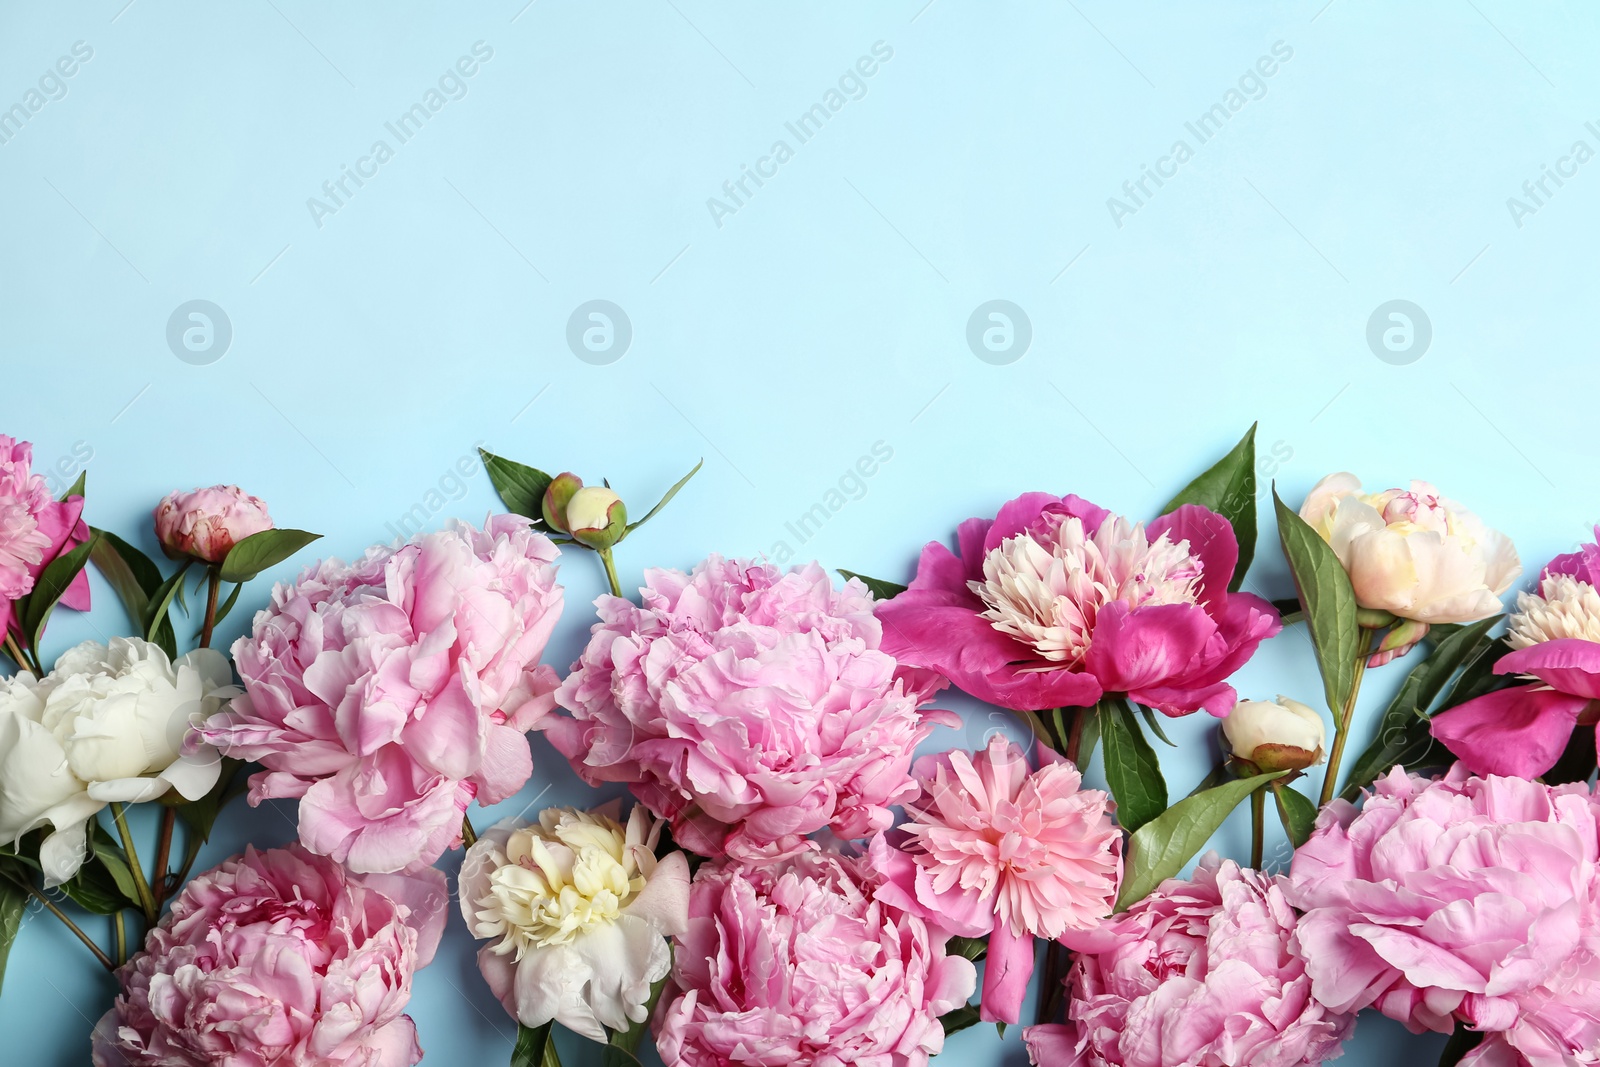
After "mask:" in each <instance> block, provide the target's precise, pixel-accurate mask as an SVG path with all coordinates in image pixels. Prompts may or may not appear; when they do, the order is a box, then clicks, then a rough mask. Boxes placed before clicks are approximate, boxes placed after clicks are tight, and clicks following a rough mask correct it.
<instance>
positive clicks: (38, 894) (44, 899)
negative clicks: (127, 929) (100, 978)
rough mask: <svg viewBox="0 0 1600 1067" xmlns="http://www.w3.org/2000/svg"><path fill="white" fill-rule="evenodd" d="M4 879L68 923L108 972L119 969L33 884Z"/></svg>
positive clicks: (15, 879) (7, 875) (69, 928)
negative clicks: (23, 890)
mask: <svg viewBox="0 0 1600 1067" xmlns="http://www.w3.org/2000/svg"><path fill="white" fill-rule="evenodd" d="M4 877H6V878H8V879H10V881H11V882H13V883H14V884H16V885H18V886H21V887H22V888H23V889H25V890H27V891H28V895H29V896H32V897H34V898H36V899H37V900H38V901H39V903H41V904H43V905H44V906H45V907H46V908H47V909H49V911H50V914H51V915H54V916H55V917H56V918H58V919H60V920H61V921H62V922H64V923H66V924H67V929H68V930H71V931H72V932H73V933H75V934H77V935H78V940H79V941H82V942H83V943H84V944H85V945H86V946H88V949H89V951H90V952H93V953H94V957H95V959H97V960H99V961H100V962H101V963H103V964H105V968H106V970H108V971H114V970H116V969H117V965H116V964H114V963H112V962H111V957H109V956H107V955H106V954H105V953H104V952H102V951H100V946H99V945H97V944H95V943H94V942H93V941H92V940H90V938H89V935H88V934H86V933H84V932H83V930H82V929H80V928H79V926H78V924H77V923H75V922H73V921H72V920H71V919H69V918H67V913H66V912H64V911H62V910H61V909H60V908H58V907H56V904H55V901H53V900H51V899H50V898H49V897H47V896H45V895H44V894H43V893H41V892H39V890H37V889H35V888H34V887H33V885H32V884H31V883H29V882H24V881H22V880H21V879H18V878H13V877H12V876H11V875H9V874H6V875H4Z"/></svg>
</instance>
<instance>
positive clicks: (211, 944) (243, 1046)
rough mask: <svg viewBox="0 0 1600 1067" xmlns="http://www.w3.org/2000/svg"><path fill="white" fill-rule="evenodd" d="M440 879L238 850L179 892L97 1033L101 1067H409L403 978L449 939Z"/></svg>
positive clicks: (304, 855) (287, 852) (407, 980)
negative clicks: (353, 870) (442, 938)
mask: <svg viewBox="0 0 1600 1067" xmlns="http://www.w3.org/2000/svg"><path fill="white" fill-rule="evenodd" d="M448 903H449V901H448V892H447V890H446V888H445V881H444V875H442V874H440V873H439V872H438V871H434V870H424V871H421V872H418V873H417V874H399V875H365V876H360V875H352V874H349V873H347V872H346V871H345V869H344V868H343V867H341V866H339V865H338V864H337V863H334V862H332V861H331V860H329V859H326V858H325V857H322V856H316V855H313V854H311V853H309V852H307V851H305V850H304V849H302V848H300V847H299V846H298V845H290V846H288V847H287V848H280V849H268V850H267V851H265V852H258V851H256V850H255V849H254V848H246V849H245V853H244V855H243V856H235V857H234V858H233V859H230V860H228V861H226V862H224V863H223V864H222V865H220V866H218V867H215V868H213V869H212V870H210V871H207V872H206V873H204V874H201V875H198V876H196V877H195V879H194V880H193V881H191V882H190V883H189V884H188V885H186V886H185V887H184V889H183V892H182V893H181V894H179V896H178V898H177V900H175V901H174V902H173V904H172V910H171V911H169V912H168V913H167V916H166V918H164V919H162V920H161V925H160V926H157V927H156V928H155V929H153V930H151V931H150V933H149V935H148V936H147V937H146V938H145V946H144V951H142V952H140V953H138V954H137V955H135V956H134V957H133V958H132V959H131V960H129V961H128V962H127V964H126V965H125V966H123V968H122V969H121V970H119V971H118V972H117V979H118V981H120V982H121V983H122V993H121V995H120V996H118V997H117V999H116V1003H115V1004H114V1005H113V1007H112V1008H111V1010H110V1011H108V1012H106V1014H105V1016H104V1017H103V1018H101V1020H100V1024H99V1025H98V1026H96V1027H95V1030H94V1056H93V1058H94V1065H95V1067H210V1065H211V1064H228V1065H229V1067H411V1065H412V1064H415V1063H417V1062H418V1061H419V1060H421V1059H422V1048H421V1047H420V1046H419V1045H418V1044H417V1030H416V1027H415V1026H414V1025H413V1024H412V1022H411V1017H410V1016H409V1015H403V1014H401V1013H402V1012H403V1011H405V1007H406V1003H407V1002H408V1001H409V1000H410V999H411V976H412V974H414V973H415V972H416V970H417V969H418V968H420V967H424V966H426V965H427V963H428V961H429V960H431V959H432V958H433V952H434V949H435V948H436V947H437V946H438V944H439V935H440V934H441V933H442V932H443V931H444V919H445V909H446V907H447V905H448Z"/></svg>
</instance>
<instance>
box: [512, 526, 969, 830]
mask: <svg viewBox="0 0 1600 1067" xmlns="http://www.w3.org/2000/svg"><path fill="white" fill-rule="evenodd" d="M645 583H646V584H645V586H644V588H643V589H642V590H641V593H642V594H643V600H644V605H643V606H642V607H639V606H635V605H634V604H633V603H632V602H630V601H628V600H624V599H621V598H619V597H612V596H602V597H600V598H599V600H598V601H596V604H597V606H598V609H599V613H600V622H599V623H598V624H597V625H596V626H595V627H594V630H593V636H592V637H590V639H589V644H588V646H587V647H586V648H585V649H584V651H583V658H582V659H581V660H579V662H578V663H577V664H576V665H575V666H574V668H573V672H572V674H570V675H569V676H568V677H567V679H566V681H565V682H563V683H562V686H561V690H560V692H559V693H558V694H557V696H556V699H557V701H558V702H559V703H560V704H561V706H562V707H564V708H567V709H568V710H569V711H571V712H572V717H571V718H566V717H556V716H552V717H551V718H549V719H547V720H546V721H545V722H544V724H543V727H542V728H543V729H544V730H545V731H546V732H547V733H548V735H549V737H550V740H551V742H552V743H553V744H554V745H555V747H556V748H557V749H559V750H560V751H561V752H562V753H563V754H564V755H565V756H566V757H567V759H568V760H570V761H571V762H572V765H573V768H574V769H575V770H576V771H577V772H578V774H579V775H581V776H582V777H583V779H584V780H585V781H587V782H589V783H590V784H591V785H595V784H599V783H601V782H625V783H627V785H628V786H629V787H630V788H631V789H632V790H633V793H634V795H635V796H636V797H638V798H639V800H640V801H642V802H643V803H644V804H645V805H646V806H647V807H648V808H649V809H650V810H651V811H652V812H654V813H655V814H656V815H657V816H659V817H661V818H665V819H667V820H669V821H670V822H671V824H672V833H673V839H674V840H675V841H676V842H677V843H678V844H680V845H682V846H684V847H685V848H688V849H691V850H693V851H695V852H698V853H700V854H701V855H707V856H719V855H722V854H723V853H724V852H727V853H732V854H737V855H741V856H745V857H749V856H752V855H754V854H756V853H762V854H765V855H768V856H776V855H782V854H784V853H788V852H792V851H794V850H795V849H797V848H800V847H801V845H802V843H803V837H804V835H806V834H809V833H811V832H813V831H815V830H820V829H822V828H824V827H831V828H832V829H833V830H834V832H835V833H837V834H838V835H839V836H840V837H843V838H847V839H848V838H860V837H866V836H867V835H869V834H871V833H873V832H875V831H879V830H884V829H887V828H888V827H889V825H890V824H891V823H892V822H893V817H892V815H891V814H890V811H889V807H890V806H891V805H893V804H898V803H900V802H901V801H903V800H905V799H907V798H908V797H910V796H913V795H915V793H916V790H917V785H916V782H914V781H913V780H912V778H911V775H910V768H911V754H912V750H913V749H914V748H915V747H916V746H917V744H918V742H920V741H921V740H922V739H923V738H925V737H927V736H928V734H929V733H930V732H932V729H933V726H934V724H935V723H946V722H948V723H950V724H952V725H953V724H954V722H955V720H954V717H953V716H949V715H940V714H933V713H930V714H919V713H918V711H917V705H918V703H919V701H920V699H921V694H913V693H911V692H908V691H907V690H906V688H905V686H904V685H903V684H902V683H901V682H899V681H896V680H895V677H894V674H895V667H896V664H895V661H894V660H893V659H892V658H891V657H889V656H888V655H886V654H884V653H883V652H881V651H879V649H878V645H879V641H880V638H881V630H880V627H879V625H878V620H877V619H876V618H874V617H873V614H872V597H871V595H870V594H869V593H868V592H867V591H866V589H865V587H863V586H862V585H861V584H860V583H859V582H856V581H851V582H847V583H846V584H845V586H844V588H843V589H842V590H835V589H834V588H833V585H832V583H831V582H830V581H829V580H828V576H827V574H826V573H825V572H824V571H823V570H822V568H821V567H819V566H817V565H816V564H814V563H813V564H808V565H806V566H804V567H796V568H794V569H793V570H791V571H789V572H788V573H787V574H785V573H783V572H781V571H779V570H778V568H776V567H774V566H771V565H770V564H764V563H755V562H750V561H737V560H724V559H722V558H721V557H720V556H712V557H710V558H709V559H707V560H706V561H705V562H704V563H701V564H700V565H699V566H698V567H696V568H695V569H694V573H693V574H684V573H683V572H682V571H676V570H651V571H647V572H646V573H645Z"/></svg>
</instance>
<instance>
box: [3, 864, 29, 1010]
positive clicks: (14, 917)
mask: <svg viewBox="0 0 1600 1067" xmlns="http://www.w3.org/2000/svg"><path fill="white" fill-rule="evenodd" d="M12 879H16V880H17V881H13V880H12ZM32 881H33V874H32V873H31V872H30V871H28V870H27V869H26V868H24V867H21V866H19V865H16V864H13V863H11V862H4V863H0V990H3V989H4V987H5V977H6V958H7V957H9V956H10V955H11V946H12V944H13V943H14V942H15V941H16V940H17V931H19V930H21V929H22V917H23V916H24V915H25V914H27V910H28V893H27V891H26V890H25V889H23V888H22V886H21V885H20V884H19V882H28V883H30V884H31V883H32Z"/></svg>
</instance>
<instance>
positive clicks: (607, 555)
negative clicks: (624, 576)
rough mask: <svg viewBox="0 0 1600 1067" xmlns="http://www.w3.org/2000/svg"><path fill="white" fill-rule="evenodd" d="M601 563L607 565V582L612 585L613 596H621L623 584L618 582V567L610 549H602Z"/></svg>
mask: <svg viewBox="0 0 1600 1067" xmlns="http://www.w3.org/2000/svg"><path fill="white" fill-rule="evenodd" d="M600 562H601V563H603V564H604V565H605V568H606V581H608V582H610V583H611V595H612V596H621V595H622V583H621V582H619V581H617V565H616V563H615V561H613V560H612V558H611V550H610V549H609V548H602V549H600Z"/></svg>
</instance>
